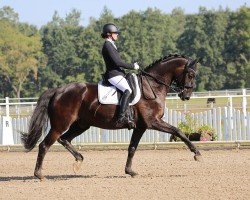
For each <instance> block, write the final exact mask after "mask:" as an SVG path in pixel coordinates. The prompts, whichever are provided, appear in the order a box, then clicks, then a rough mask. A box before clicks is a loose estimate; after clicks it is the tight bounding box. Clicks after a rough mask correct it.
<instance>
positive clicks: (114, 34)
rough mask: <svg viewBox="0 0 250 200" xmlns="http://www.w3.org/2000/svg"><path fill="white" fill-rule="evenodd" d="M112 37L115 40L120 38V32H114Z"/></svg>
mask: <svg viewBox="0 0 250 200" xmlns="http://www.w3.org/2000/svg"><path fill="white" fill-rule="evenodd" d="M111 36H112V38H113V40H114V41H116V40H117V39H118V33H112V35H111Z"/></svg>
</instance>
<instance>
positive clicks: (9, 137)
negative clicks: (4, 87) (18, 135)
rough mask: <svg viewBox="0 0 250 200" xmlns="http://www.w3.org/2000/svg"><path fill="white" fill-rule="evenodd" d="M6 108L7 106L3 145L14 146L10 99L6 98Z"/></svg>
mask: <svg viewBox="0 0 250 200" xmlns="http://www.w3.org/2000/svg"><path fill="white" fill-rule="evenodd" d="M5 106H6V116H3V129H2V130H3V134H2V144H3V145H13V144H14V137H13V128H12V119H11V117H10V107H9V97H6V98H5Z"/></svg>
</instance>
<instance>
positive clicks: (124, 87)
mask: <svg viewBox="0 0 250 200" xmlns="http://www.w3.org/2000/svg"><path fill="white" fill-rule="evenodd" d="M108 81H109V82H110V83H111V84H112V85H114V86H115V87H117V88H118V89H119V90H121V91H122V92H123V95H122V97H121V100H120V110H119V117H118V121H117V123H118V125H121V124H124V123H133V122H132V121H130V120H129V119H128V118H127V117H126V116H125V114H126V110H127V107H128V105H129V98H130V95H131V93H132V90H131V88H130V87H129V84H128V82H127V80H126V79H125V78H124V77H123V76H115V77H113V78H111V79H109V80H108ZM129 126H131V127H134V123H133V124H129Z"/></svg>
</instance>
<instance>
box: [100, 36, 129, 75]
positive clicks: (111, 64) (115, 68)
mask: <svg viewBox="0 0 250 200" xmlns="http://www.w3.org/2000/svg"><path fill="white" fill-rule="evenodd" d="M102 55H103V59H104V61H105V64H106V72H105V78H106V79H110V78H113V77H115V76H118V75H122V76H124V75H125V71H124V69H123V68H126V69H134V65H133V64H128V63H125V62H123V61H122V59H121V57H120V55H119V52H118V51H117V49H116V48H115V47H114V45H113V44H112V43H111V42H110V41H108V40H106V41H105V43H104V44H103V47H102Z"/></svg>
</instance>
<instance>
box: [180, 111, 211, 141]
mask: <svg viewBox="0 0 250 200" xmlns="http://www.w3.org/2000/svg"><path fill="white" fill-rule="evenodd" d="M177 127H178V128H179V129H180V130H181V131H182V132H183V133H184V134H185V135H186V136H187V137H189V138H190V137H192V135H199V138H200V140H203V141H205V140H215V139H216V135H215V130H214V129H213V128H212V127H211V126H209V125H199V124H198V122H196V121H195V120H194V118H193V117H192V116H191V115H190V114H186V115H185V117H184V120H183V121H182V122H180V123H179V124H178V126H177Z"/></svg>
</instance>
